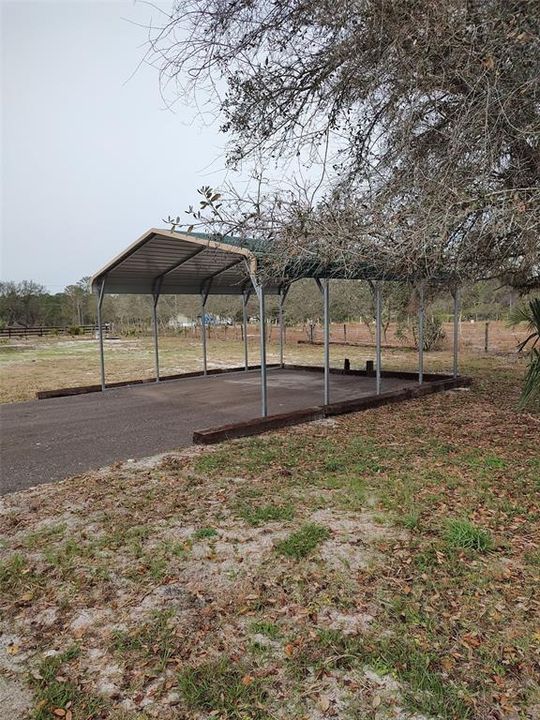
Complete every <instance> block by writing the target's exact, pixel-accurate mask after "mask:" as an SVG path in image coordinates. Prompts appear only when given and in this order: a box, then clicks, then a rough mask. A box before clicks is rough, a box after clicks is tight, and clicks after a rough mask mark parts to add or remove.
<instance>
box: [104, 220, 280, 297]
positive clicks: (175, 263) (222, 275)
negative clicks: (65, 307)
mask: <svg viewBox="0 0 540 720" xmlns="http://www.w3.org/2000/svg"><path fill="white" fill-rule="evenodd" d="M252 248H253V249H249V248H248V247H246V246H241V245H240V244H239V241H238V240H237V239H236V238H223V239H220V240H219V241H217V240H215V239H212V236H210V235H204V234H202V233H189V234H188V233H182V232H175V231H174V232H173V231H171V230H160V229H157V228H152V229H151V230H148V231H147V232H145V233H144V235H142V236H141V237H140V238H139V239H138V240H136V241H135V242H134V243H133V244H132V245H130V246H129V247H128V248H127V249H126V250H124V252H122V253H120V255H118V256H117V257H115V258H114V259H113V260H111V261H110V262H109V263H107V265H105V266H104V267H103V268H102V269H101V270H100V271H99V272H97V273H96V274H95V275H94V277H93V278H92V284H93V286H94V287H97V286H99V285H100V284H101V282H102V281H103V280H104V281H105V292H108V293H136V294H137V293H153V292H160V293H161V294H171V295H176V294H182V295H183V294H186V295H189V294H198V293H200V292H203V291H204V292H209V293H213V294H220V295H237V294H240V293H242V292H243V290H245V289H246V288H248V287H250V286H251V279H250V272H251V273H256V272H257V255H256V252H255V248H254V245H252ZM278 289H279V288H278V286H277V285H276V286H275V287H269V288H268V290H269V291H270V292H272V291H273V292H277V291H278Z"/></svg>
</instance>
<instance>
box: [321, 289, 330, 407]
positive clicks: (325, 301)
mask: <svg viewBox="0 0 540 720" xmlns="http://www.w3.org/2000/svg"><path fill="white" fill-rule="evenodd" d="M321 283H322V290H323V306H324V404H325V405H329V404H330V281H329V280H328V279H325V280H322V281H321Z"/></svg>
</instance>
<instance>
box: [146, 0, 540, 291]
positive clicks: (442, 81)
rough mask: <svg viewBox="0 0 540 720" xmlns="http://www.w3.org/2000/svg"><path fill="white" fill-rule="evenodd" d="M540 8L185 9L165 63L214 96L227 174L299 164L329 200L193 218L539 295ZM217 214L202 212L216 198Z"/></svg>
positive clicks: (315, 250)
mask: <svg viewBox="0 0 540 720" xmlns="http://www.w3.org/2000/svg"><path fill="white" fill-rule="evenodd" d="M539 51H540V7H539V5H538V0H430V1H429V2H425V0H392V2H384V1H383V0H332V2H329V0H310V2H305V1H304V0H287V2H278V1H277V0H274V1H269V0H178V1H177V2H176V3H175V5H174V9H173V11H172V14H171V16H170V18H168V21H167V22H166V23H165V24H164V26H163V27H162V28H159V29H156V30H153V31H152V33H151V47H150V57H151V59H152V60H153V61H154V62H156V63H158V64H159V67H160V69H161V73H162V78H163V80H164V81H171V80H173V81H175V82H176V83H177V84H176V86H175V87H176V92H179V93H180V94H182V95H183V94H185V93H186V92H188V91H200V90H203V91H204V92H206V93H210V97H212V98H213V99H214V100H215V101H216V103H217V106H218V108H219V112H220V113H221V115H222V117H223V125H222V129H223V131H224V132H226V133H227V134H228V135H229V137H230V145H229V162H230V163H231V164H232V165H236V164H238V163H239V162H241V161H243V160H245V159H248V158H251V157H253V156H254V155H257V157H262V158H263V159H264V162H268V163H269V162H271V161H272V159H274V160H279V159H281V158H283V157H291V156H294V155H295V154H296V153H302V154H304V156H305V157H308V158H310V159H311V160H312V161H313V162H321V161H323V162H324V164H325V173H326V174H325V186H324V193H318V194H313V195H310V194H308V193H306V194H305V196H304V197H301V196H296V197H294V198H292V199H291V198H289V200H287V199H286V198H285V197H280V198H278V199H277V200H276V197H275V196H272V198H271V199H270V200H269V199H268V197H266V198H265V197H264V196H263V195H261V194H260V193H259V194H257V197H256V198H255V200H253V199H251V198H250V199H249V202H248V207H241V205H239V204H238V203H237V204H236V205H235V206H234V208H235V211H234V215H235V217H233V215H232V214H231V213H229V214H228V215H227V213H226V211H225V207H223V203H224V201H223V199H220V203H219V205H220V206H221V207H218V208H217V209H216V207H215V205H216V204H215V203H212V202H210V203H209V204H205V205H203V206H202V207H203V209H204V211H205V212H203V213H202V214H198V213H195V215H196V220H197V221H200V222H203V223H204V222H205V223H207V224H212V223H214V224H215V223H218V224H219V223H220V222H221V223H229V224H236V231H237V232H240V233H241V232H244V233H248V232H251V233H252V234H257V233H258V234H263V235H264V234H266V235H267V236H268V237H269V238H271V239H272V240H273V241H274V242H275V247H276V249H277V250H278V251H279V252H277V255H278V256H280V257H282V258H285V257H286V258H287V262H289V263H290V259H291V257H293V258H294V257H297V258H298V259H299V260H300V261H302V260H305V258H306V256H309V257H313V256H314V255H317V256H318V257H321V258H323V259H324V258H325V257H331V258H332V260H333V261H335V260H336V258H337V259H338V260H340V261H342V262H343V263H352V262H362V261H364V260H371V261H372V260H373V258H376V259H377V262H378V263H379V264H380V265H381V267H382V268H383V269H384V268H386V269H388V270H392V271H396V270H398V271H400V272H403V273H404V274H408V275H411V274H413V275H418V276H419V277H423V278H428V279H429V278H431V277H434V276H435V275H437V274H440V273H441V272H445V273H447V275H448V277H449V278H451V279H452V281H458V280H463V279H466V278H468V279H476V278H480V277H490V276H494V275H498V276H503V277H504V278H505V280H506V281H508V282H510V283H512V284H513V285H514V286H516V287H520V288H522V289H525V290H526V289H531V288H533V287H538V286H540V267H539V265H540V240H539V238H540V146H539V137H540V103H539V99H540V95H539V85H540V80H539V78H540V52H539ZM204 202H206V201H205V200H203V203H204Z"/></svg>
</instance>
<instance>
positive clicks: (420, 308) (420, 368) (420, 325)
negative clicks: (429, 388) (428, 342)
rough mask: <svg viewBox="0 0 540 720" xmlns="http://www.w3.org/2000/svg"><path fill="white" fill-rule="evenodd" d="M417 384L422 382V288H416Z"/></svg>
mask: <svg viewBox="0 0 540 720" xmlns="http://www.w3.org/2000/svg"><path fill="white" fill-rule="evenodd" d="M418 296H419V301H420V302H419V305H418V384H419V385H422V383H423V382H424V286H423V285H420V287H419V288H418Z"/></svg>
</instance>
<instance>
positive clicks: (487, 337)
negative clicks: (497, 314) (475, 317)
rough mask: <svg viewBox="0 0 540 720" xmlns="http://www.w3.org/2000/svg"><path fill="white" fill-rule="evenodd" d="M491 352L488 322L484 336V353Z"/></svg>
mask: <svg viewBox="0 0 540 720" xmlns="http://www.w3.org/2000/svg"><path fill="white" fill-rule="evenodd" d="M488 350H489V320H488V321H487V322H486V329H485V335H484V352H486V353H487V352H488Z"/></svg>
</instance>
